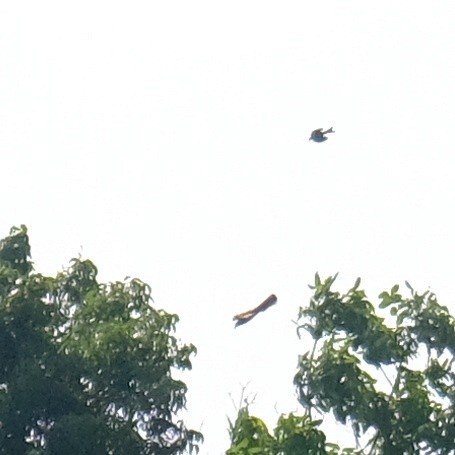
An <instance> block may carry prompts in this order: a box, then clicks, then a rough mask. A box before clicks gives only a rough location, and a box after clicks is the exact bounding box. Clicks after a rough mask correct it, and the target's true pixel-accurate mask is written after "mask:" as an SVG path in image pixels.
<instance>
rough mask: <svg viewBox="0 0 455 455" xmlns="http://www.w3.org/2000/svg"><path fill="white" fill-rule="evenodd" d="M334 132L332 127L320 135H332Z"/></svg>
mask: <svg viewBox="0 0 455 455" xmlns="http://www.w3.org/2000/svg"><path fill="white" fill-rule="evenodd" d="M334 132H335V131H333V126H332V127H331V128H330V129H328V130H327V131H324V132H323V133H322V134H327V133H334Z"/></svg>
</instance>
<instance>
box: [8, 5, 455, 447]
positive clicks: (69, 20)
mask: <svg viewBox="0 0 455 455" xmlns="http://www.w3.org/2000/svg"><path fill="white" fill-rule="evenodd" d="M454 23H455V3H454V2H453V1H451V0H450V1H449V0H441V1H439V2H438V3H437V7H436V5H435V4H434V3H431V2H427V1H420V0H417V1H408V0H403V1H401V2H395V1H394V2H392V1H389V0H386V1H381V2H364V1H345V2H339V1H335V0H333V1H332V0H327V1H321V2H297V1H284V2H279V3H278V2H270V1H253V0H251V1H242V2H240V1H237V0H234V1H230V2H213V1H212V2H209V1H193V2H184V1H179V0H176V1H173V2H154V1H133V2H119V1H109V2H108V1H97V0H92V1H86V0H80V1H78V2H61V1H49V0H43V1H41V2H33V1H30V0H25V1H23V2H2V3H1V5H0V171H1V180H0V183H1V187H2V195H3V197H2V203H1V206H0V237H1V238H3V237H5V236H6V235H8V233H9V229H10V228H11V226H13V225H20V224H25V225H26V226H27V227H28V229H29V235H30V239H31V246H32V259H33V261H34V263H35V266H36V269H37V270H38V271H40V272H42V273H47V274H55V273H56V272H58V271H60V270H62V269H63V268H64V267H66V266H67V265H68V264H69V260H70V259H71V258H72V257H76V256H78V255H79V254H81V255H82V257H83V258H89V259H91V260H92V261H93V262H94V263H95V264H96V265H97V267H98V269H99V278H100V280H102V281H115V280H123V279H124V278H125V277H126V276H130V277H138V278H140V279H142V280H144V281H145V282H147V283H149V284H150V285H151V287H152V290H153V297H154V300H155V302H156V306H157V307H158V308H163V309H165V310H166V311H168V312H172V313H177V314H178V315H179V316H180V319H181V320H180V323H179V325H178V326H177V336H178V338H179V339H181V340H182V342H191V343H193V344H195V345H196V346H197V348H198V354H197V356H196V357H194V359H193V370H192V371H191V372H187V373H184V374H183V375H182V376H181V377H182V378H183V380H184V381H185V382H186V383H187V385H188V387H189V392H188V403H187V407H188V412H187V414H186V415H185V421H186V422H187V423H188V425H189V426H190V427H192V428H194V429H196V430H200V431H202V432H203V433H204V435H205V440H206V442H205V444H204V446H203V447H202V449H201V452H200V453H201V454H202V455H205V454H207V455H217V454H221V453H224V451H225V450H226V449H227V448H228V447H229V438H228V434H227V426H228V423H227V416H229V417H230V418H231V420H232V419H234V418H235V415H236V410H235V406H238V403H239V400H240V397H241V393H242V389H243V388H245V394H246V396H247V397H249V399H250V401H252V400H253V398H254V397H255V399H254V402H253V404H252V405H251V407H250V412H251V413H252V414H255V415H257V416H258V417H260V418H262V419H264V420H265V421H266V422H267V424H268V425H270V428H273V426H274V424H275V422H276V420H277V418H278V417H279V415H280V414H281V413H287V412H291V411H292V412H301V411H302V410H301V408H300V407H299V404H298V402H297V400H296V397H295V394H294V390H293V386H292V379H293V376H294V372H295V368H296V365H297V356H298V355H299V354H301V353H304V352H306V351H307V350H308V349H309V346H310V340H308V339H305V338H304V339H302V340H299V339H298V338H297V336H296V332H295V325H294V324H293V322H292V321H293V320H295V319H296V317H297V313H298V309H299V307H300V306H303V307H304V306H306V305H307V303H308V302H309V299H310V296H311V290H310V289H309V288H308V284H311V283H313V280H314V274H315V273H316V272H319V274H320V275H321V277H323V278H325V277H327V276H329V275H333V274H334V273H337V272H339V277H338V279H337V281H336V284H335V286H334V287H335V289H338V290H340V291H346V290H347V289H349V287H350V286H351V285H352V284H353V283H354V280H355V279H356V278H357V277H358V276H360V277H361V278H362V286H363V287H364V288H365V290H366V292H367V294H368V296H369V297H370V298H371V299H372V301H373V302H378V300H377V295H378V294H379V293H380V292H381V291H383V290H385V289H390V287H391V286H392V285H393V284H395V283H398V284H401V285H402V286H403V284H404V280H408V281H409V282H410V283H411V284H412V285H413V287H414V288H415V289H416V290H418V291H425V290H427V289H431V290H432V291H433V292H435V293H436V295H437V296H438V298H439V300H440V302H441V303H442V304H444V305H447V306H448V307H449V308H450V309H451V310H452V311H454V312H455V304H454V302H453V295H452V294H453V292H452V291H453V290H452V282H453V262H454V259H453V258H454V257H455V246H454V232H455V221H454V216H453V207H454V206H455V184H454V180H453V170H454V159H453V150H454V148H453V134H454V133H453V127H454V123H455V88H454V87H455V86H454V81H455V58H454V55H455V28H454V27H453V24H454ZM332 126H333V127H334V130H335V131H336V133H335V134H332V135H330V136H329V139H328V140H327V141H326V142H324V143H318V144H317V143H314V142H312V141H308V138H309V136H310V133H311V131H312V130H314V129H316V128H321V127H324V128H329V127H332ZM403 287H404V286H403ZM271 293H274V294H276V295H277V297H278V304H277V305H275V306H273V307H272V308H270V309H269V310H268V311H267V312H265V313H262V314H261V315H259V316H258V317H257V318H255V319H254V320H253V321H252V322H250V323H248V324H246V325H244V326H242V327H240V328H237V329H234V323H233V321H232V316H233V315H234V314H236V313H239V312H242V311H246V310H248V309H250V308H252V307H255V306H256V305H258V304H259V303H260V302H262V301H263V300H264V299H265V298H266V297H267V296H268V295H270V294H271ZM231 398H232V399H231ZM233 401H234V403H235V406H234V403H233ZM345 433H346V434H345ZM345 433H344V432H343V430H339V431H337V432H336V433H332V434H331V439H332V441H333V439H334V438H337V437H338V438H339V440H341V441H343V438H344V437H345V436H347V434H348V433H349V431H347V430H346V432H345Z"/></svg>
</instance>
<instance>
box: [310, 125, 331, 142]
mask: <svg viewBox="0 0 455 455" xmlns="http://www.w3.org/2000/svg"><path fill="white" fill-rule="evenodd" d="M322 130H323V128H318V129H317V130H314V131H313V132H312V133H311V136H310V138H309V139H308V140H309V141H311V140H313V141H314V142H324V141H326V140H327V138H326V137H325V136H324V134H328V133H334V132H335V131H333V126H332V128H330V129H328V130H327V131H322Z"/></svg>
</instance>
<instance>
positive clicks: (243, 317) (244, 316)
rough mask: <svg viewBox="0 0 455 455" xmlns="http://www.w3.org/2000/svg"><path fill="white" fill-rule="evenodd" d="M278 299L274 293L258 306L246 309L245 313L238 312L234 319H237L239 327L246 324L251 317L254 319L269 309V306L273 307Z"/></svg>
mask: <svg viewBox="0 0 455 455" xmlns="http://www.w3.org/2000/svg"><path fill="white" fill-rule="evenodd" d="M277 300H278V299H277V298H276V295H274V294H272V295H270V296H269V297H267V298H266V299H265V300H264V301H263V302H262V303H261V304H260V305H258V306H257V307H256V308H254V309H252V310H249V311H245V312H244V313H239V314H236V315H235V316H234V318H233V320H234V321H237V322H236V324H235V326H236V327H238V326H239V325H242V324H246V323H247V322H249V321H251V319H253V318H254V317H255V316H256V315H257V314H258V313H260V312H261V311H265V310H267V308H269V307H271V306H272V305H275V303H276V302H277Z"/></svg>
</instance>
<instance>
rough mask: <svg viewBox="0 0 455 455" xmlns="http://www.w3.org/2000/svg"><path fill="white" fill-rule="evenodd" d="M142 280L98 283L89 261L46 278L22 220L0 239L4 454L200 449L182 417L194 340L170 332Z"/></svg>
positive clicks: (169, 318)
mask: <svg viewBox="0 0 455 455" xmlns="http://www.w3.org/2000/svg"><path fill="white" fill-rule="evenodd" d="M177 322H178V317H177V315H174V314H168V313H166V312H165V311H163V310H157V309H155V307H154V305H153V300H152V298H151V290H150V287H149V286H148V285H147V284H145V283H143V282H142V281H140V280H138V279H127V280H125V281H123V282H114V283H107V284H104V283H99V282H98V281H97V269H96V267H95V265H94V264H93V263H92V262H90V261H89V260H81V259H73V260H72V261H71V265H70V267H69V268H68V269H67V270H65V271H63V272H61V273H59V274H57V276H56V277H46V276H43V275H41V274H39V273H35V272H34V270H33V264H32V262H31V261H30V245H29V238H28V235H27V230H26V228H25V227H24V226H22V227H21V228H13V229H12V230H11V233H10V235H9V236H8V237H6V238H5V239H3V240H2V241H0V453H2V454H15V455H16V454H17V455H19V454H30V455H31V454H34V455H38V454H42V455H47V454H50V455H54V454H55V455H57V454H58V455H61V454H66V455H71V454H78V455H79V454H104V453H111V454H154V455H171V454H172V455H173V454H180V453H183V452H184V451H185V450H189V451H190V452H193V451H197V448H198V443H199V442H200V441H201V440H202V435H201V434H200V433H198V432H195V431H193V430H189V429H187V428H186V427H185V425H184V423H183V422H181V421H176V413H177V412H178V411H179V410H181V409H182V408H183V407H184V406H185V403H186V401H185V395H186V391H187V388H186V385H185V384H184V383H183V382H182V381H179V380H176V379H174V378H173V376H172V370H173V369H191V361H190V357H191V356H192V355H193V354H195V352H196V348H195V347H194V346H193V345H191V344H185V345H182V344H181V343H179V342H178V340H177V339H176V338H175V337H174V336H173V335H172V332H174V331H175V327H176V324H177Z"/></svg>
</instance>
